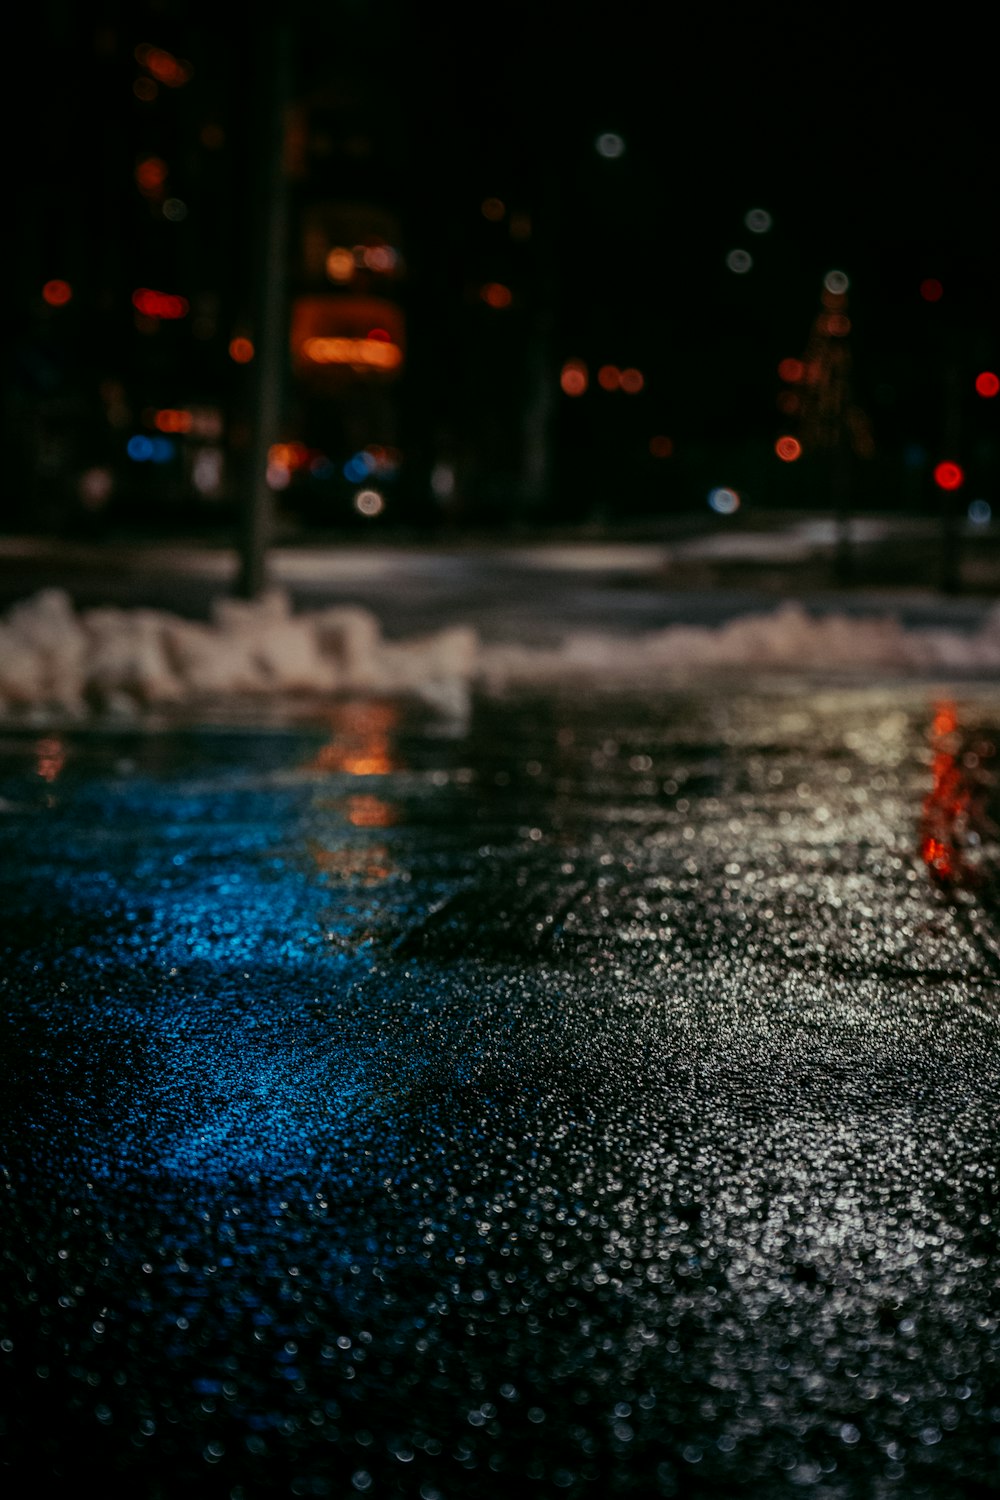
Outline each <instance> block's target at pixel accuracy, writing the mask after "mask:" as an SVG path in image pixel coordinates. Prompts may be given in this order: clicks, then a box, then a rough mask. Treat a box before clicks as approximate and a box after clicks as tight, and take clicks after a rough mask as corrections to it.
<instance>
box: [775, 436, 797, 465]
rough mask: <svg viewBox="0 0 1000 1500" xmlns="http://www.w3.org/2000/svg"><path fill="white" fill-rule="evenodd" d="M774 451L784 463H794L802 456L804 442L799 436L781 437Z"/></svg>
mask: <svg viewBox="0 0 1000 1500" xmlns="http://www.w3.org/2000/svg"><path fill="white" fill-rule="evenodd" d="M774 451H775V453H776V454H777V455H778V457H779V458H780V459H781V461H782V463H786V464H793V463H794V462H795V460H796V459H797V458H801V457H802V444H801V443H800V442H799V440H798V438H793V437H787V436H786V437H780V438H779V439H778V441H777V442H776V443H775V445H774Z"/></svg>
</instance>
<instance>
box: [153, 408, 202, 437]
mask: <svg viewBox="0 0 1000 1500" xmlns="http://www.w3.org/2000/svg"><path fill="white" fill-rule="evenodd" d="M193 425H194V418H193V417H192V415H191V413H190V412H189V411H184V410H183V409H181V408H178V407H172V406H165V407H163V408H162V409H161V410H160V411H158V412H157V413H156V414H155V416H154V417H153V426H154V427H155V428H156V430H157V431H158V432H190V431H191V428H192V426H193Z"/></svg>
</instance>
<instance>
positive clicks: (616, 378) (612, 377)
mask: <svg viewBox="0 0 1000 1500" xmlns="http://www.w3.org/2000/svg"><path fill="white" fill-rule="evenodd" d="M621 380H622V372H621V370H619V368H618V366H617V365H602V366H601V368H600V369H599V370H598V372H597V384H598V385H599V386H600V387H601V390H602V391H616V390H617V389H618V387H619V386H620V385H621Z"/></svg>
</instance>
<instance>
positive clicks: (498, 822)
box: [0, 679, 1000, 1500]
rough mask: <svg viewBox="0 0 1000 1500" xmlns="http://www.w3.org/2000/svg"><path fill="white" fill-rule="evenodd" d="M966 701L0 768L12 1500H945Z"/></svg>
mask: <svg viewBox="0 0 1000 1500" xmlns="http://www.w3.org/2000/svg"><path fill="white" fill-rule="evenodd" d="M997 742H1000V696H998V694H997V692H996V689H995V686H991V685H986V686H977V685H976V684H975V683H968V682H967V683H964V684H962V685H961V686H960V687H959V688H957V689H956V690H955V692H954V693H952V694H949V693H948V692H947V691H945V690H942V689H941V688H940V687H937V686H934V685H926V684H915V683H912V682H911V683H909V684H880V685H875V686H865V685H863V684H861V685H854V686H850V685H848V686H841V687H830V686H829V685H827V686H816V685H810V684H809V683H808V682H806V681H798V682H790V681H787V682H785V683H783V684H782V683H777V682H771V683H767V684H751V683H748V682H747V681H746V680H745V679H744V680H742V681H734V682H732V683H730V684H729V685H728V686H727V687H725V688H724V690H719V688H718V687H716V688H715V689H714V690H708V689H707V688H706V690H705V691H695V690H691V689H689V688H688V689H682V688H677V689H675V690H669V689H663V690H662V691H659V692H656V693H652V694H644V695H642V696H639V695H635V694H632V695H629V694H625V693H615V692H612V691H594V692H592V693H586V694H585V693H582V692H576V693H571V692H569V691H566V692H564V693H559V692H555V693H553V692H547V693H545V694H538V695H534V696H533V695H531V694H524V693H522V694H518V695H511V696H509V697H496V698H489V697H486V696H481V697H479V698H477V699H476V701H475V703H474V706H473V710H472V714H471V718H470V719H469V721H468V722H467V723H453V722H442V721H436V720H435V719H434V718H433V716H432V715H431V713H430V711H429V710H428V709H426V708H419V707H416V706H413V705H409V706H408V705H405V704H402V703H398V702H389V701H386V702H377V701H371V700H358V701H354V702H352V701H343V702H340V703H337V704H334V705H331V706H329V707H327V708H325V709H323V710H322V711H320V710H317V711H316V712H315V713H311V714H305V713H303V714H300V715H299V716H298V718H296V719H295V720H292V721H280V720H276V721H275V722H274V723H272V724H270V725H264V726H260V725H257V726H255V725H251V724H240V723H238V722H235V721H234V722H230V723H228V724H227V723H224V722H219V723H217V724H215V725H196V724H190V725H184V724H180V723H178V724H174V725H160V726H159V727H158V728H157V729H155V730H151V731H150V732H144V731H140V730H136V729H132V730H130V731H127V732H126V731H118V732H111V731H102V730H99V729H95V728H89V729H86V728H82V727H76V728H72V727H70V728H67V729H66V730H64V731H55V730H51V729H50V730H46V731H45V732H38V731H31V730H28V729H19V730H16V731H15V730H13V729H8V730H7V731H5V732H4V733H3V735H2V736H0V799H2V800H0V843H2V849H3V865H2V875H3V899H2V910H3V964H2V980H0V982H2V988H3V1005H2V1007H0V1069H2V1074H3V1078H2V1088H0V1152H2V1164H3V1179H4V1199H3V1210H2V1215H0V1250H2V1255H3V1275H2V1284H0V1292H2V1297H3V1303H4V1308H3V1314H2V1327H0V1369H2V1370H3V1371H4V1374H3V1380H4V1391H5V1395H4V1399H3V1405H2V1411H3V1416H4V1419H5V1422H6V1431H5V1434H4V1437H3V1443H2V1447H0V1462H2V1464H3V1468H0V1474H6V1482H7V1485H8V1493H9V1494H10V1495H11V1496H12V1497H14V1496H21V1495H27V1494H40V1493H45V1494H49V1493H51V1494H55V1493H59V1494H67V1495H70V1494H74V1493H76V1492H77V1491H78V1490H82V1489H83V1487H84V1484H85V1482H86V1481H89V1480H91V1479H94V1480H95V1481H96V1482H97V1484H98V1486H99V1492H100V1493H102V1494H114V1495H118V1494H121V1495H128V1496H132V1497H166V1500H173V1497H176V1496H186V1495H191V1496H203V1495H204V1496H220V1497H230V1500H253V1497H256V1496H267V1495H281V1496H285V1495H296V1496H298V1495H304V1496H311V1495H318V1496H332V1497H335V1500H336V1497H342V1496H358V1495H362V1496H363V1495H371V1496H374V1497H378V1496H405V1497H415V1500H416V1497H419V1500H464V1497H469V1500H478V1497H484V1500H486V1497H489V1500H492V1497H494V1496H496V1497H499V1496H509V1495H510V1494H511V1493H514V1494H517V1495H521V1496H525V1497H538V1500H541V1497H545V1500H548V1497H559V1496H566V1497H568V1500H576V1497H585V1496H593V1497H601V1500H603V1497H609V1496H628V1497H646V1496H675V1495H676V1496H687V1495H706V1496H708V1495H711V1496H720V1497H721V1496H748V1497H751V1496H752V1497H771V1496H785V1495H789V1496H790V1495H802V1494H806V1495H815V1496H823V1497H831V1500H832V1497H837V1500H861V1497H866V1500H867V1497H889V1496H893V1497H895V1496H899V1497H907V1500H909V1497H933V1500H959V1497H966V1496H972V1497H985V1496H992V1495H995V1494H996V1493H997V1491H998V1475H1000V1333H998V1318H1000V1278H998V1258H997V1252H998V1240H1000V1177H998V1166H1000V1163H998V1157H1000V1146H998V1138H997V1130H996V1122H997V1118H998V1115H1000V1049H998V1043H1000V1024H998V1023H1000V901H998V896H997V889H998V882H997V878H996V872H995V850H996V829H995V827H994V825H993V823H992V822H991V818H992V817H993V816H994V815H995V812H996V803H997V796H996V793H995V791H994V789H993V779H992V778H993V769H994V766H995V764H996V760H995V756H996V751H995V748H994V747H995V743H997Z"/></svg>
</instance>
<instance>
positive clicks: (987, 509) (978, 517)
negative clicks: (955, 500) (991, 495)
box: [969, 500, 993, 526]
mask: <svg viewBox="0 0 1000 1500" xmlns="http://www.w3.org/2000/svg"><path fill="white" fill-rule="evenodd" d="M992 519H993V507H992V505H991V504H990V502H989V501H988V500H972V501H970V503H969V520H970V521H971V522H972V524H973V526H988V525H989V523H990V521H991V520H992Z"/></svg>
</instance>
